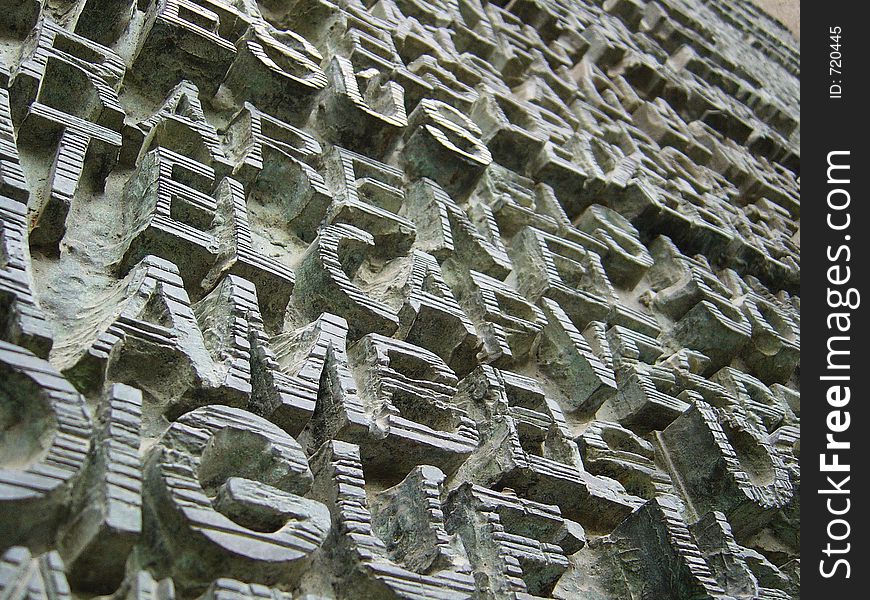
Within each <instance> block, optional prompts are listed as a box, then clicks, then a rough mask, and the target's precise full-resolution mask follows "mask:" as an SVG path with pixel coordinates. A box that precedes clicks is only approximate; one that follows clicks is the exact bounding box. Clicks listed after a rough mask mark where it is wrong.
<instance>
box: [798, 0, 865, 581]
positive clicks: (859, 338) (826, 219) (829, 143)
mask: <svg viewBox="0 0 870 600" xmlns="http://www.w3.org/2000/svg"><path fill="white" fill-rule="evenodd" d="M802 8H803V11H804V15H803V16H804V17H805V18H804V21H803V22H804V27H803V30H802V31H801V42H802V43H801V113H802V114H801V116H802V128H801V139H802V144H801V146H802V153H801V154H802V156H801V167H802V168H801V213H802V214H801V216H802V219H801V220H802V224H803V225H802V231H801V238H802V240H801V241H802V246H801V292H802V293H801V303H802V308H801V399H802V402H801V589H802V592H803V597H804V598H865V597H867V596H866V594H867V588H868V586H870V582H868V578H870V572H868V567H867V564H868V563H867V558H868V545H870V538H868V536H867V527H866V521H867V517H866V506H867V495H868V492H867V489H868V487H870V415H868V410H867V408H866V404H867V403H866V397H867V387H868V385H870V383H868V379H866V377H867V370H866V369H867V366H866V359H865V353H864V352H863V350H864V346H865V345H866V344H867V340H868V338H867V335H866V331H867V327H866V323H867V317H866V313H867V310H868V307H867V306H865V304H868V303H870V296H868V294H870V289H868V286H867V281H868V279H870V273H868V260H870V248H868V247H870V242H868V238H870V234H868V231H870V229H868V228H870V215H868V211H867V210H866V202H867V189H868V181H870V169H868V164H867V151H866V148H865V147H864V143H866V142H865V140H866V137H865V129H866V123H867V117H866V115H865V113H864V107H865V106H866V104H867V98H866V96H865V93H864V87H865V84H864V80H865V79H866V77H867V75H866V64H867V60H868V57H870V34H868V31H867V29H866V20H865V19H862V18H860V13H862V12H863V10H862V9H863V8H864V5H863V3H860V2H807V3H804V4H803V6H802ZM804 225H805V227H804Z"/></svg>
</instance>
